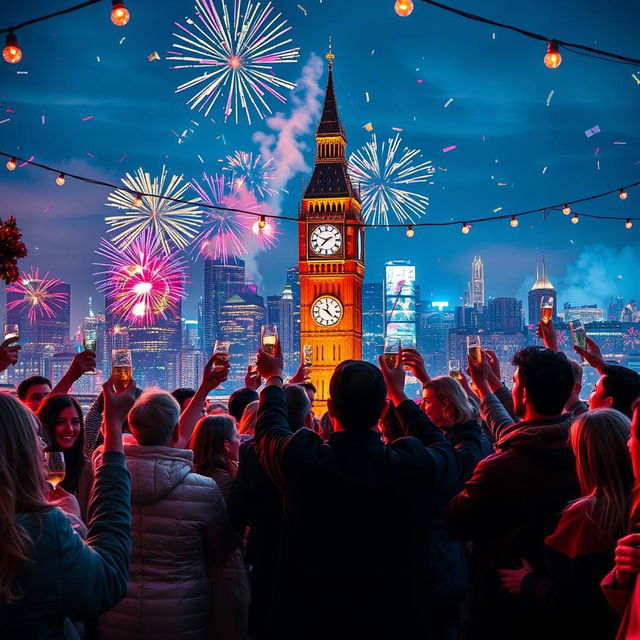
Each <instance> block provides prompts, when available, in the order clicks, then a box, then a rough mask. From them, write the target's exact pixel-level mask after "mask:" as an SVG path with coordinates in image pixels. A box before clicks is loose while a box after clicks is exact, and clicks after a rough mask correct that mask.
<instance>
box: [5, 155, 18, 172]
mask: <svg viewBox="0 0 640 640" xmlns="http://www.w3.org/2000/svg"><path fill="white" fill-rule="evenodd" d="M17 166H18V161H17V160H16V159H15V158H9V159H8V160H7V169H9V171H13V170H14V169H15V168H16V167H17Z"/></svg>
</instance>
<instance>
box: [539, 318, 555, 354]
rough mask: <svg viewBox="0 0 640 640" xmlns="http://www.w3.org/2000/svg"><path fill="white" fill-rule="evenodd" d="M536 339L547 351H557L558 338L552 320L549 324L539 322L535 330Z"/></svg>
mask: <svg viewBox="0 0 640 640" xmlns="http://www.w3.org/2000/svg"><path fill="white" fill-rule="evenodd" d="M536 338H540V340H542V342H543V343H544V346H545V347H547V349H552V350H553V351H557V350H558V336H557V335H556V329H555V327H554V326H553V321H552V320H549V322H543V321H542V320H540V322H539V323H538V328H537V329H536Z"/></svg>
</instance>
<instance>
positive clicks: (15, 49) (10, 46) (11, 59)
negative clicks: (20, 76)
mask: <svg viewBox="0 0 640 640" xmlns="http://www.w3.org/2000/svg"><path fill="white" fill-rule="evenodd" d="M2 57H3V58H4V59H5V62H8V63H9V64H17V63H18V62H20V60H22V49H21V48H20V47H19V46H18V38H16V35H15V34H14V33H11V32H9V33H8V34H7V43H6V46H5V48H4V49H3V50H2Z"/></svg>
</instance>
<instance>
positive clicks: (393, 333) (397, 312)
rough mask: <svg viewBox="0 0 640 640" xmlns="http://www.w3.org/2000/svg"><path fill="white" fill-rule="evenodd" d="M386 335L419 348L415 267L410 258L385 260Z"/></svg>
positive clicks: (408, 345) (405, 345)
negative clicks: (417, 343) (417, 342)
mask: <svg viewBox="0 0 640 640" xmlns="http://www.w3.org/2000/svg"><path fill="white" fill-rule="evenodd" d="M384 299H385V303H384V314H385V317H384V321H385V325H386V326H385V336H386V337H387V338H398V339H399V340H400V341H401V344H402V346H403V347H413V348H415V347H416V335H417V331H416V268H415V267H414V266H412V265H411V262H409V260H390V261H389V262H387V263H385V288H384Z"/></svg>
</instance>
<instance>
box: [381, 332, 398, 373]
mask: <svg viewBox="0 0 640 640" xmlns="http://www.w3.org/2000/svg"><path fill="white" fill-rule="evenodd" d="M400 346H401V342H400V338H385V339H384V349H383V350H382V359H383V360H384V363H385V364H386V365H387V367H389V368H390V369H394V368H395V367H397V366H398V359H399V357H400Z"/></svg>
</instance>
